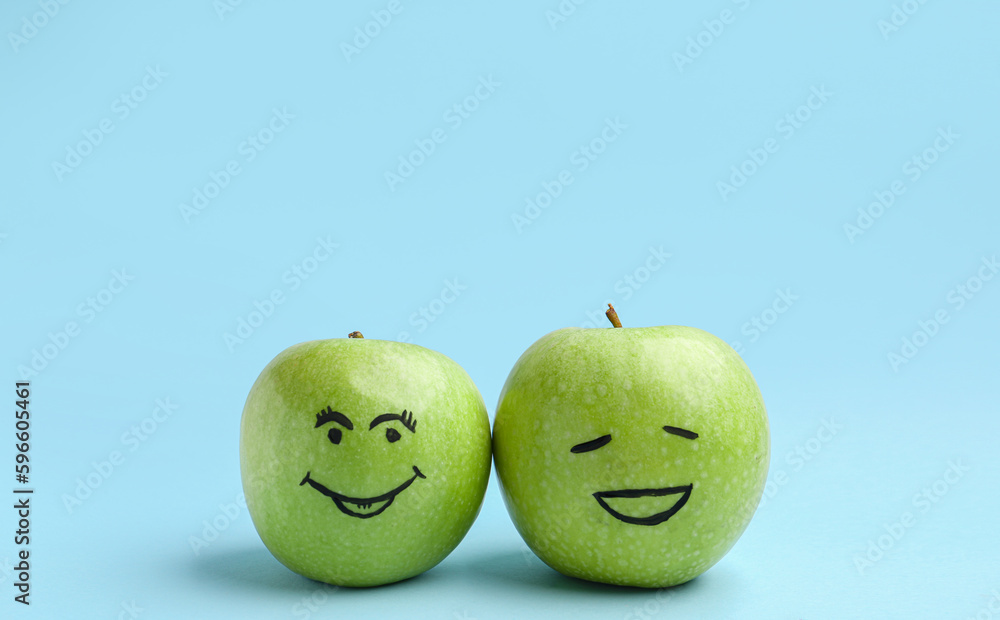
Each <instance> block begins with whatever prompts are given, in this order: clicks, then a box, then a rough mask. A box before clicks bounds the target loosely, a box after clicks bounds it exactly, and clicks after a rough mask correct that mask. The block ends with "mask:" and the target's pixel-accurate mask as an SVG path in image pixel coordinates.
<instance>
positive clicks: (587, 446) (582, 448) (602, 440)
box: [569, 435, 611, 454]
mask: <svg viewBox="0 0 1000 620" xmlns="http://www.w3.org/2000/svg"><path fill="white" fill-rule="evenodd" d="M609 441H611V435H603V436H601V437H598V438H597V439H591V440H590V441H585V442H583V443H578V444H576V445H575V446H573V447H572V448H570V449H569V451H570V452H572V453H573V454H580V453H581V452H590V451H591V450H596V449H598V448H600V447H601V446H604V445H607V443H608V442H609Z"/></svg>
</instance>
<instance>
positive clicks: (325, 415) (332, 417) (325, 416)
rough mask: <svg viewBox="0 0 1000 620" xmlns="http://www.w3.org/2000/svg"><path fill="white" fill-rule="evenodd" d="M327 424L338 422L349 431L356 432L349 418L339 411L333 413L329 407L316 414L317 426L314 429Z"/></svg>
mask: <svg viewBox="0 0 1000 620" xmlns="http://www.w3.org/2000/svg"><path fill="white" fill-rule="evenodd" d="M327 422H337V423H338V424H341V425H343V426H344V428H346V429H347V430H349V431H353V430H354V424H352V423H351V421H350V420H348V419H347V416H346V415H344V414H342V413H340V412H339V411H333V410H332V409H331V408H330V406H329V405H327V407H326V409H324V410H323V411H320V412H319V413H317V414H316V426H314V427H313V428H319V427H321V426H323V425H324V424H326V423H327Z"/></svg>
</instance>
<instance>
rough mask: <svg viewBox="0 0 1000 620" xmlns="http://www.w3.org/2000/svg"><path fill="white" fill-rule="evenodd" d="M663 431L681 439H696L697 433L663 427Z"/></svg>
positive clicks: (673, 427) (674, 427) (672, 427)
mask: <svg viewBox="0 0 1000 620" xmlns="http://www.w3.org/2000/svg"><path fill="white" fill-rule="evenodd" d="M663 430H665V431H667V432H668V433H670V434H671V435H677V436H678V437H683V438H684V439H698V433H696V432H694V431H689V430H685V429H683V428H678V427H676V426H664V427H663Z"/></svg>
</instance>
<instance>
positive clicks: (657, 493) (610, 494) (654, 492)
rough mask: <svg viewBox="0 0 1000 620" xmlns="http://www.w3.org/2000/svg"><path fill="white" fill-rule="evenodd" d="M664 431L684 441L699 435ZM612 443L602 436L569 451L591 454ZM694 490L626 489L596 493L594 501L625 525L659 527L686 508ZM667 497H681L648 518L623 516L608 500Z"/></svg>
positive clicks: (676, 429)
mask: <svg viewBox="0 0 1000 620" xmlns="http://www.w3.org/2000/svg"><path fill="white" fill-rule="evenodd" d="M663 430H665V431H666V432H667V433H670V434H671V435H676V436H678V437H683V438H684V439H697V438H698V433H696V432H694V431H689V430H687V429H683V428H680V427H678V426H664V427H663ZM610 442H611V435H602V436H600V437H598V438H597V439H591V440H590V441H585V442H583V443H578V444H576V445H575V446H573V447H572V448H570V449H569V451H570V452H572V453H573V454H580V453H582V452H590V451H591V450H597V449H598V448H601V447H604V446H606V445H608V443H610ZM693 488H694V485H693V484H687V485H684V486H678V487H664V488H662V489H624V490H621V491H598V492H596V493H594V499H596V500H597V503H598V504H600V505H601V508H603V509H604V510H606V511H608V514H610V515H611V516H612V517H614V518H616V519H618V520H619V521H623V522H625V523H631V524H632V525H659V524H660V523H663V522H664V521H666V520H667V519H669V518H670V517H672V516H674V515H675V514H677V511H678V510H680V509H681V508H683V507H684V504H686V503H687V501H688V499H689V498H690V497H691V490H692V489H693ZM666 495H680V497H678V498H677V501H675V502H674V503H673V505H672V506H671V507H670V508H668V509H667V510H664V511H662V512H658V513H656V514H652V515H649V516H648V517H632V516H629V515H625V514H622V513H620V512H618V511H617V510H615V509H614V508H612V507H611V506H609V505H608V503H607V502H606V501H604V500H605V499H606V498H636V497H663V496H666Z"/></svg>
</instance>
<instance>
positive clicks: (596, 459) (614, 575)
mask: <svg viewBox="0 0 1000 620" xmlns="http://www.w3.org/2000/svg"><path fill="white" fill-rule="evenodd" d="M609 306H610V304H609ZM613 312H614V309H613V308H612V309H610V310H609V311H608V313H609V318H612V321H613V322H614V323H617V316H612V313H613ZM618 325H620V323H619V324H618ZM493 453H494V460H495V462H496V468H497V474H498V475H499V478H500V485H501V493H502V496H503V498H504V502H505V503H506V505H507V510H508V512H509V513H510V516H511V519H512V520H513V521H514V525H515V526H516V527H517V530H518V532H520V534H521V536H522V537H523V538H524V540H525V542H526V543H527V544H528V546H529V547H530V548H531V550H532V551H534V552H535V553H536V554H537V555H538V556H539V557H540V558H541V559H542V560H543V561H544V562H545V563H547V564H548V565H549V566H551V567H552V568H554V569H556V570H558V571H560V572H562V573H564V574H566V575H570V576H573V577H579V578H581V579H587V580H590V581H598V582H602V583H610V584H617V585H629V586H640V587H665V586H672V585H676V584H680V583H683V582H685V581H688V580H690V579H693V578H694V577H696V576H698V575H700V574H701V573H703V572H705V571H706V570H708V568H709V567H711V566H712V565H713V564H715V563H716V562H717V561H718V560H719V559H720V558H722V556H723V555H725V554H726V552H727V551H729V549H730V548H731V547H732V546H733V544H734V543H735V542H736V540H737V539H738V538H739V537H740V535H741V534H742V533H743V531H744V529H746V527H747V524H748V523H749V522H750V518H751V517H752V516H753V513H754V511H755V510H756V507H757V504H758V502H759V501H760V497H761V493H762V491H763V488H764V483H765V479H766V476H767V467H768V461H769V458H770V438H769V432H768V422H767V412H766V410H765V409H764V402H763V399H762V398H761V394H760V390H759V389H758V387H757V384H756V382H755V381H754V378H753V376H752V375H751V374H750V371H749V369H748V368H747V366H746V364H744V363H743V360H742V359H740V356H739V355H737V353H736V352H735V351H733V349H732V348H731V347H730V346H729V345H728V344H726V343H725V342H723V341H722V340H720V339H718V338H716V337H715V336H713V335H711V334H709V333H707V332H705V331H702V330H699V329H696V328H693V327H683V326H676V325H668V326H659V327H645V328H618V327H614V328H606V329H602V328H595V329H580V328H574V327H570V328H566V329H560V330H556V331H554V332H552V333H550V334H548V335H546V336H544V337H542V338H541V339H540V340H538V341H537V342H536V343H535V344H533V345H531V347H530V348H528V350H527V351H525V352H524V354H523V355H521V358H520V359H519V360H518V361H517V363H516V364H515V365H514V368H513V369H512V370H511V372H510V375H509V376H508V377H507V382H506V384H505V385H504V387H503V390H502V391H501V393H500V400H499V404H498V405H497V411H496V420H495V423H494V427H493Z"/></svg>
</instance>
